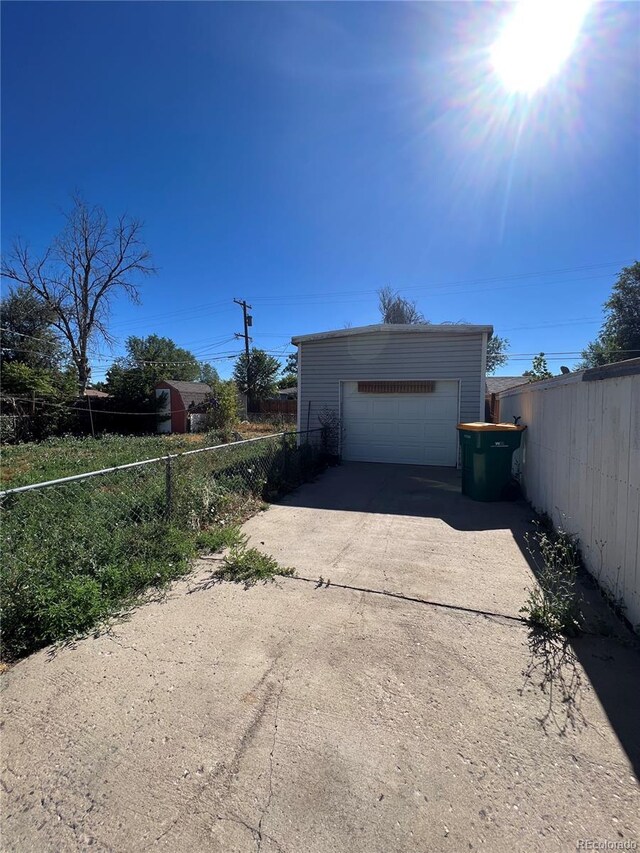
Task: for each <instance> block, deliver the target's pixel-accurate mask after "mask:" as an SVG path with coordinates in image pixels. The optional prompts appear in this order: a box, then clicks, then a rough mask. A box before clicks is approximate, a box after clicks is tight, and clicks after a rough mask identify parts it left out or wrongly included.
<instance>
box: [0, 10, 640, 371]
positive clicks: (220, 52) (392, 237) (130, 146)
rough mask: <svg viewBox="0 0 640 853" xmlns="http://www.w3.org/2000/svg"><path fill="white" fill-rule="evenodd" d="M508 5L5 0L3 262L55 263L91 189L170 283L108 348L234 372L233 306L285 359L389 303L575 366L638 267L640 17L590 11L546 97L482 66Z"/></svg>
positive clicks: (125, 323) (123, 309) (118, 330)
mask: <svg viewBox="0 0 640 853" xmlns="http://www.w3.org/2000/svg"><path fill="white" fill-rule="evenodd" d="M508 13H509V7H508V5H506V4H489V3H475V4H470V3H446V4H440V3H423V4H412V3H390V4H387V3H334V4H323V3H292V4H290V3H258V4H254V3H188V2H181V3H171V2H168V3H154V2H148V3H134V2H129V3H115V4H113V3H82V2H76V3H55V2H51V3H42V4H41V3H31V2H29V3H16V2H11V3H3V4H2V75H3V78H2V79H3V87H2V131H3V133H2V242H3V248H5V247H6V246H7V245H8V244H9V243H10V241H11V239H12V238H13V237H15V236H16V235H23V236H25V237H27V238H28V239H29V240H30V241H31V243H32V245H33V246H34V248H36V249H37V248H40V247H43V246H44V245H46V243H47V241H48V240H49V239H50V237H51V236H52V235H54V234H55V233H56V232H57V231H58V230H59V229H60V224H61V220H60V210H61V208H63V207H65V206H66V205H68V201H69V196H70V194H71V193H72V192H73V191H74V190H79V191H80V192H81V193H82V194H83V195H84V196H85V197H86V198H87V199H88V200H89V201H91V202H94V203H98V204H101V205H103V206H104V207H105V208H106V209H107V211H108V212H110V213H111V214H113V215H115V214H118V213H120V212H123V211H125V210H127V211H129V212H131V213H132V214H135V215H136V216H138V217H140V218H141V219H143V220H144V221H145V223H146V225H145V235H146V240H147V243H148V245H149V247H150V249H151V251H152V253H153V257H154V260H155V263H156V265H157V266H158V268H159V273H158V275H157V276H156V277H154V278H153V279H151V280H146V281H145V283H144V284H143V289H142V300H143V301H142V306H141V307H136V306H133V305H131V304H129V303H127V302H126V301H124V300H119V301H118V302H117V303H116V304H115V305H114V309H113V317H112V330H113V333H114V334H115V335H117V336H118V338H119V340H120V343H119V345H118V346H116V348H115V350H114V351H113V353H114V354H117V353H119V352H121V351H122V344H123V341H124V339H125V338H126V336H127V335H129V334H138V335H144V334H149V333H152V332H156V333H158V334H162V335H168V336H170V337H172V338H173V339H174V340H175V341H176V342H177V343H179V344H180V345H183V346H187V347H189V348H190V349H192V350H193V351H194V352H196V354H198V356H199V357H201V358H203V359H209V358H215V359H216V360H215V361H214V362H213V363H215V364H216V366H217V367H218V369H219V370H220V372H221V374H223V375H228V373H229V371H230V369H231V365H232V362H231V360H229V359H225V358H221V357H220V356H221V354H222V355H226V354H228V353H232V352H236V351H239V349H240V346H239V343H238V342H233V341H232V340H230V339H231V338H232V337H233V333H234V332H236V331H240V330H241V328H242V324H241V311H240V309H239V308H238V307H237V306H235V305H234V304H233V302H232V300H233V298H234V297H238V298H246V299H247V300H248V301H250V302H251V304H252V305H253V316H254V329H253V334H254V341H255V344H256V345H258V346H262V347H264V348H265V349H268V350H270V351H273V352H274V353H285V352H286V351H288V350H290V349H291V347H290V346H289V345H288V341H289V339H290V337H291V335H292V334H304V333H309V332H314V331H321V330H324V329H330V328H340V327H342V326H344V325H345V324H348V323H350V324H352V325H354V326H357V325H364V324H367V323H373V322H377V319H378V315H377V308H376V301H377V300H376V293H375V292H376V290H377V289H378V288H380V287H382V286H384V285H391V286H393V287H395V288H397V289H398V290H399V291H400V292H401V293H402V294H403V295H405V296H407V297H410V298H412V299H416V300H417V301H418V303H419V306H420V307H421V308H422V310H423V312H424V313H425V314H426V316H427V317H428V318H429V319H430V320H432V321H433V322H440V321H443V320H461V319H463V320H467V321H469V322H478V323H480V322H481V323H485V322H486V323H492V324H493V325H494V327H495V330H496V332H497V333H498V334H501V335H504V336H506V337H508V338H509V339H510V341H511V352H512V353H513V354H514V358H513V360H512V361H511V362H510V363H509V365H507V367H506V368H503V369H502V370H501V371H500V372H501V373H509V374H510V373H514V374H520V373H522V372H523V370H525V369H526V368H527V367H529V363H530V359H527V358H525V357H524V356H521V355H520V354H527V353H533V352H538V351H540V350H544V351H545V352H553V353H572V352H577V351H579V350H580V349H582V348H583V347H584V345H585V344H586V343H587V341H588V340H589V339H591V338H592V337H593V336H594V335H595V334H596V333H597V330H598V327H599V324H600V321H601V317H602V312H601V305H602V302H603V301H604V299H605V298H606V297H607V295H608V293H609V291H610V288H611V285H612V283H613V281H614V280H615V274H616V272H617V270H619V268H620V267H621V266H623V265H624V264H626V263H629V262H631V261H632V260H634V259H635V258H636V257H637V255H638V254H639V253H638V239H639V236H640V157H639V150H640V148H639V140H638V128H639V127H640V68H639V65H640V61H639V59H638V56H639V51H638V32H639V30H640V5H639V4H637V3H620V4H616V3H606V4H604V3H603V4H598V5H596V6H595V7H594V8H593V9H592V10H591V12H590V13H589V16H588V18H587V20H586V23H585V27H584V30H583V32H582V35H581V37H580V39H579V41H578V44H577V46H576V50H575V52H574V54H573V55H572V57H571V59H570V60H569V62H568V63H567V64H566V66H565V67H564V68H563V69H562V71H561V72H560V73H559V75H557V76H556V77H555V78H554V79H553V80H552V81H551V82H550V84H549V85H548V86H547V87H546V88H545V89H543V90H542V91H540V92H538V93H536V94H535V95H534V96H533V97H532V98H530V99H526V98H524V97H521V96H520V97H515V96H510V95H509V94H508V93H507V92H506V91H505V90H504V89H503V88H502V87H501V86H500V84H499V81H497V80H496V79H495V75H494V74H493V73H492V71H491V68H490V65H489V63H488V59H487V57H488V47H489V45H490V44H491V43H492V41H493V40H494V39H495V37H496V34H497V32H498V31H499V29H500V27H501V25H502V24H503V22H504V16H505V15H507V14H508ZM96 349H97V350H98V351H99V352H100V353H104V354H108V353H109V350H108V349H107V348H106V347H105V346H104V345H103V344H100V345H98V346H97V347H96ZM574 361H575V358H573V357H572V356H570V355H566V356H559V357H558V359H557V360H554V361H552V362H551V365H552V366H553V367H554V368H555V369H556V370H558V369H559V365H560V364H561V363H566V364H572V363H573V362H574ZM94 365H95V367H94V379H96V380H97V379H101V378H103V376H104V370H105V368H106V367H107V365H108V361H107V360H106V357H105V358H104V359H103V358H102V357H98V358H97V359H96V360H95V362H94Z"/></svg>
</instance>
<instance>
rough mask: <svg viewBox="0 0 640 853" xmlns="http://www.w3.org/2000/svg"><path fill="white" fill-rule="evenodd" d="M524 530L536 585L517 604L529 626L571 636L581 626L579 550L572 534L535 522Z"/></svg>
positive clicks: (554, 633) (550, 632) (553, 633)
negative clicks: (528, 530)
mask: <svg viewBox="0 0 640 853" xmlns="http://www.w3.org/2000/svg"><path fill="white" fill-rule="evenodd" d="M536 528H537V529H536V531H535V533H533V534H532V535H529V534H527V537H526V539H527V550H528V551H529V553H530V555H531V557H532V559H533V561H534V564H535V566H536V576H537V579H538V586H536V587H534V588H533V589H530V590H529V594H528V598H527V601H526V602H525V604H524V606H523V607H521V608H520V612H521V613H525V614H526V619H527V622H528V623H529V625H530V626H531V627H532V628H535V629H537V630H541V631H544V632H546V633H548V634H552V635H560V634H562V635H565V636H574V635H575V634H577V633H578V631H579V628H580V621H581V614H580V600H579V595H578V589H577V581H578V569H579V566H580V552H579V549H578V543H577V540H576V537H575V536H572V535H571V534H569V533H567V532H566V531H565V530H554V529H553V527H552V526H551V525H549V524H546V525H545V524H544V523H541V522H538V523H537V524H536Z"/></svg>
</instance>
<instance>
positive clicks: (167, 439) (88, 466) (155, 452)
mask: <svg viewBox="0 0 640 853" xmlns="http://www.w3.org/2000/svg"><path fill="white" fill-rule="evenodd" d="M236 428H237V432H235V433H234V432H233V431H230V432H229V433H228V434H225V435H224V436H222V437H221V435H220V434H216V435H215V436H212V435H211V434H206V433H193V434H189V435H187V434H182V435H180V434H178V433H176V434H173V435H145V436H137V435H135V436H134V435H111V434H108V433H107V434H105V435H102V436H100V437H98V438H96V439H93V438H90V437H81V438H76V437H74V436H65V437H62V438H50V439H47V440H46V441H42V442H38V443H35V442H34V443H25V444H14V445H7V446H5V447H3V448H2V467H1V468H0V485H1V487H2V488H3V489H14V488H17V487H18V486H28V485H30V484H31V483H42V482H45V481H47V480H55V479H58V478H59V477H71V476H73V475H75V474H83V473H84V472H85V471H99V470H100V469H102V468H111V467H113V466H115V465H125V464H126V463H128V462H137V461H138V460H140V459H152V458H154V457H156V456H166V455H167V454H169V453H182V452H183V451H186V450H195V449H196V448H198V447H207V446H212V445H215V444H224V443H225V442H228V441H230V440H232V439H234V440H235V438H236V437H237V436H240V438H257V437H259V436H261V435H268V434H270V433H274V432H278V430H277V429H276V428H275V427H273V426H272V425H271V424H250V423H241V424H238V425H237V427H236ZM214 438H215V440H213V439H214Z"/></svg>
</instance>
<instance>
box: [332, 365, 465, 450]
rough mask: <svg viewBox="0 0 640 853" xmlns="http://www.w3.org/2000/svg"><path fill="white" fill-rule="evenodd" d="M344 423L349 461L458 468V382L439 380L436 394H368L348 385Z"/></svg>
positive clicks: (345, 396)
mask: <svg viewBox="0 0 640 853" xmlns="http://www.w3.org/2000/svg"><path fill="white" fill-rule="evenodd" d="M342 420H343V425H344V437H343V448H342V452H343V457H344V458H345V459H347V460H352V461H362V462H397V463H407V464H418V465H450V466H455V464H456V461H457V432H456V429H455V427H456V423H457V421H458V383H457V382H456V381H443V380H440V381H436V385H435V389H434V391H433V392H425V393H422V394H402V393H398V394H384V393H383V394H368V393H362V392H358V383H357V382H344V383H343V388H342Z"/></svg>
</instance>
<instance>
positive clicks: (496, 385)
mask: <svg viewBox="0 0 640 853" xmlns="http://www.w3.org/2000/svg"><path fill="white" fill-rule="evenodd" d="M527 382H528V379H527V377H526V376H487V394H499V393H500V391H507V390H508V389H509V388H515V387H516V385H525V384H526V383H527Z"/></svg>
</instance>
